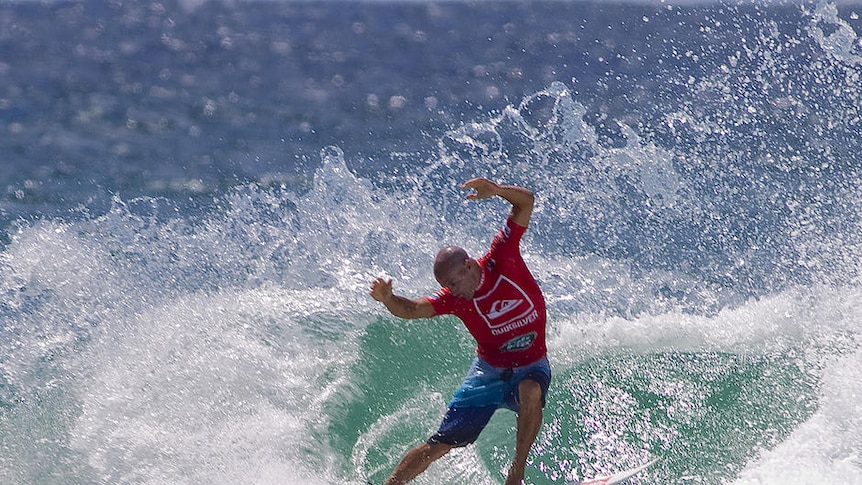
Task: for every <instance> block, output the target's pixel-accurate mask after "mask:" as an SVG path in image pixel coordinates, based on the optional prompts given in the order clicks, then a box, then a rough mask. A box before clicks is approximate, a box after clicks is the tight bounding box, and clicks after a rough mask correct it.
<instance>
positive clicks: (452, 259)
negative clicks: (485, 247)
mask: <svg viewBox="0 0 862 485" xmlns="http://www.w3.org/2000/svg"><path fill="white" fill-rule="evenodd" d="M468 258H469V256H467V251H464V250H463V249H462V248H459V247H458V246H446V247H445V248H443V249H441V250H440V252H438V253H437V257H436V258H434V277H435V278H437V280H440V278H441V277H443V276H444V275H446V274H448V273H449V272H450V271H452V270H453V269H456V268H458V267H460V266H463V265H464V261H466V260H467V259H468Z"/></svg>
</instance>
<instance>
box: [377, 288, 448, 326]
mask: <svg viewBox="0 0 862 485" xmlns="http://www.w3.org/2000/svg"><path fill="white" fill-rule="evenodd" d="M371 297H372V298H374V299H375V300H377V301H379V302H380V303H383V304H384V305H385V306H386V309H387V310H389V313H391V314H393V315H395V316H396V317H399V318H409V319H414V318H430V317H433V316H434V307H433V306H432V305H431V302H430V301H428V300H427V299H425V298H420V299H418V300H411V299H409V298H404V297H403V296H398V295H396V294H394V293H392V280H384V279H383V278H377V279H376V280H374V281H372V282H371Z"/></svg>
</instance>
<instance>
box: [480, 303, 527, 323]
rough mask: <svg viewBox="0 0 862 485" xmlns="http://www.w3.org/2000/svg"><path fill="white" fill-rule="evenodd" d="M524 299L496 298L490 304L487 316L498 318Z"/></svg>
mask: <svg viewBox="0 0 862 485" xmlns="http://www.w3.org/2000/svg"><path fill="white" fill-rule="evenodd" d="M522 301H524V300H497V301H495V302H494V304H493V305H491V311H489V312H488V318H492V319H494V318H500V317H502V316H503V315H505V314H506V313H507V312H510V311H512V310H514V309H515V308H516V307H517V306H518V305H520V304H521V302H522Z"/></svg>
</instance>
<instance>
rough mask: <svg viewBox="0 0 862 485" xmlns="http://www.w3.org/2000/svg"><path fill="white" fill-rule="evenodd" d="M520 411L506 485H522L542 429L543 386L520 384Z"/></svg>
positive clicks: (526, 381)
mask: <svg viewBox="0 0 862 485" xmlns="http://www.w3.org/2000/svg"><path fill="white" fill-rule="evenodd" d="M518 396H519V401H520V409H519V410H518V437H517V443H516V444H515V459H514V460H513V461H512V467H511V468H509V476H508V477H507V478H506V485H521V483H522V482H523V481H524V468H525V467H526V464H527V455H529V454H530V448H532V446H533V442H534V441H536V436H538V434H539V429H541V427H542V386H540V385H539V383H538V382H536V381H534V380H532V379H529V378H528V379H524V380H523V381H521V382H520V383H518Z"/></svg>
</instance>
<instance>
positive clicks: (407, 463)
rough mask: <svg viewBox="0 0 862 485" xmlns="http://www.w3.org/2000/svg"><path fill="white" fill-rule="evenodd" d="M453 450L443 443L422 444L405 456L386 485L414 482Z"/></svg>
mask: <svg viewBox="0 0 862 485" xmlns="http://www.w3.org/2000/svg"><path fill="white" fill-rule="evenodd" d="M451 449H452V447H451V446H450V445H447V444H443V443H422V444H421V445H419V446H417V447H415V448H413V449H412V450H410V451H408V452H407V454H406V455H404V458H402V459H401V463H399V464H398V466H397V467H395V470H394V471H393V472H392V475H390V476H389V479H388V480H386V483H385V485H401V484H404V483H407V482H409V481H410V480H413V479H414V478H416V477H417V476H418V475H419V474H420V473H422V472H424V471H425V469H427V468H428V465H430V464H431V463H434V461H436V460H437V459H439V458H441V457H442V456H443V455H445V454H446V453H449V450H451Z"/></svg>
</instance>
